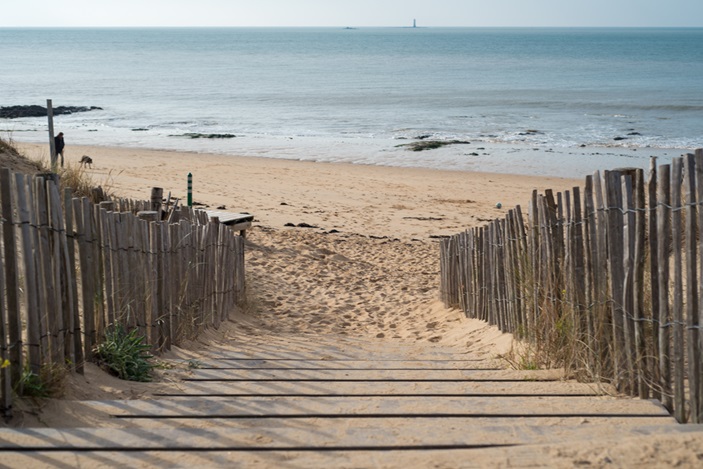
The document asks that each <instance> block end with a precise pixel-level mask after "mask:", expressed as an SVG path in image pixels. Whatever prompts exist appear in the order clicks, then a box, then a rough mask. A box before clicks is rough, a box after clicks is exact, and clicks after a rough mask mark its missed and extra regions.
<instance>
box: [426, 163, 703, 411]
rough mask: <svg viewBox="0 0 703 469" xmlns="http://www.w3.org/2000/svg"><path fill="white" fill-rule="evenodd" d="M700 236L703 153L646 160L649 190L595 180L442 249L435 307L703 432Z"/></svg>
mask: <svg viewBox="0 0 703 469" xmlns="http://www.w3.org/2000/svg"><path fill="white" fill-rule="evenodd" d="M525 215H526V220H525ZM701 230H703V151H701V150H696V152H695V154H687V155H685V156H683V157H678V158H674V159H673V161H672V163H671V164H670V165H669V164H667V165H660V166H658V167H657V165H656V161H655V160H654V159H652V162H651V166H650V170H649V174H648V178H647V181H646V182H645V172H644V171H643V170H641V169H622V170H614V171H603V172H602V173H601V172H596V173H594V174H593V175H592V176H588V177H586V180H585V185H584V186H583V188H580V187H574V188H573V190H571V191H565V192H564V193H558V194H554V193H553V192H552V191H549V190H547V191H545V192H544V194H539V193H538V192H537V191H534V192H533V194H532V198H531V200H530V202H529V209H528V210H527V213H526V214H525V213H523V210H522V208H521V207H520V206H517V207H515V208H514V209H512V210H510V211H508V212H507V215H506V216H505V218H503V219H497V220H494V221H493V222H492V223H490V224H488V225H486V226H483V227H479V228H472V229H469V230H467V231H465V232H463V233H459V234H457V235H455V236H452V237H450V238H447V239H445V240H443V241H442V244H441V259H440V261H441V295H442V299H443V301H444V303H445V304H446V305H448V306H453V307H460V308H462V309H463V311H465V313H466V314H467V315H468V316H469V317H474V318H479V319H483V320H486V321H488V322H490V323H491V324H495V325H497V326H499V327H500V329H501V330H503V331H506V332H511V333H513V334H515V335H516V337H517V338H519V339H522V343H523V344H525V346H524V350H528V351H530V353H531V354H533V355H535V356H538V357H539V358H540V360H541V362H542V363H549V362H550V361H551V362H552V364H555V365H559V366H564V367H566V368H567V370H569V371H570V372H571V373H573V374H575V375H576V376H583V377H584V378H588V379H594V378H595V379H599V380H603V381H609V382H612V383H613V384H614V385H616V386H617V388H618V389H619V390H620V391H622V392H625V393H628V394H630V395H633V396H639V397H641V398H656V399H659V400H661V402H662V403H663V405H664V406H665V407H666V408H667V409H669V411H671V412H672V413H673V414H674V415H675V417H676V419H677V420H678V421H679V422H686V421H690V422H694V423H703V381H702V378H701V371H702V366H703V343H702V335H701V332H702V331H701V325H702V324H703V233H702V232H701ZM526 355H529V354H526Z"/></svg>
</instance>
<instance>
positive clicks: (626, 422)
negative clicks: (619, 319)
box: [0, 337, 703, 468]
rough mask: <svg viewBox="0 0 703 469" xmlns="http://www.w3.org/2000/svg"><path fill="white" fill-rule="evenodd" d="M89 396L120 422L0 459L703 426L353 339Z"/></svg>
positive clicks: (194, 455)
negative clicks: (167, 383) (146, 395)
mask: <svg viewBox="0 0 703 469" xmlns="http://www.w3.org/2000/svg"><path fill="white" fill-rule="evenodd" d="M84 405H85V406H88V407H92V408H93V409H94V410H98V411H100V412H103V413H104V414H105V415H106V416H109V419H111V420H110V421H111V422H114V423H115V428H67V429H36V428H32V429H23V430H22V429H20V430H10V429H0V467H42V466H55V467H91V468H93V467H111V466H122V467H159V466H161V467H186V466H189V467H299V468H303V467H305V468H309V467H369V466H372V467H402V466H406V467H424V466H428V465H434V464H438V463H440V462H442V463H443V464H445V465H446V466H447V467H478V466H483V465H484V464H485V461H486V460H489V461H491V462H492V463H493V462H495V463H496V465H499V464H498V463H500V462H502V463H503V464H511V465H512V466H521V465H525V466H529V465H535V464H536V465H541V463H544V460H541V459H539V457H538V455H539V452H538V451H533V450H531V449H534V448H537V447H539V446H535V445H545V444H552V445H553V444H558V443H565V442H571V441H584V440H589V439H593V438H600V439H606V440H607V439H611V440H613V441H614V440H616V439H621V438H624V437H627V436H641V435H653V434H659V433H667V434H673V433H678V432H691V431H700V427H697V426H682V425H678V424H677V423H676V422H675V420H674V419H673V418H672V417H670V416H669V414H668V413H667V412H666V410H665V409H663V408H662V407H661V406H660V405H659V404H658V403H657V402H655V401H647V400H631V399H621V398H617V397H612V396H607V395H604V394H603V393H602V392H600V391H599V390H598V388H596V387H594V386H591V385H587V384H580V383H575V382H566V381H562V380H560V379H559V375H558V373H556V372H553V371H515V370H507V369H504V366H503V365H502V363H501V362H499V361H496V360H491V359H485V358H483V357H481V356H478V355H471V354H457V353H456V349H448V348H444V347H442V346H432V345H428V346H424V347H421V348H420V347H416V346H410V345H408V346H405V345H398V344H397V343H395V342H389V341H379V340H373V339H369V340H368V341H365V340H356V339H350V338H344V337H328V338H324V337H322V338H315V339H314V341H313V340H300V339H299V338H298V339H296V338H292V337H291V338H286V337H280V340H278V341H261V342H256V341H253V340H252V341H248V342H245V343H242V342H238V343H237V344H236V346H235V347H233V348H232V349H228V348H224V347H222V348H212V349H210V351H209V353H208V358H207V359H206V360H202V361H201V362H200V363H199V367H198V368H197V369H194V370H193V371H192V372H191V373H188V374H187V375H186V376H185V377H184V378H183V380H182V381H181V382H180V384H179V386H178V390H177V391H175V392H168V393H161V394H156V395H154V396H152V399H150V400H133V401H125V400H122V401H89V402H86V403H85V404H84ZM701 435H703V433H701ZM486 458H488V459H486Z"/></svg>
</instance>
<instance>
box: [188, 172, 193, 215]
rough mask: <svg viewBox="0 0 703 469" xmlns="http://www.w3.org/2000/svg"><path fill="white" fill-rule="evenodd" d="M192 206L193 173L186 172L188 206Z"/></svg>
mask: <svg viewBox="0 0 703 469" xmlns="http://www.w3.org/2000/svg"><path fill="white" fill-rule="evenodd" d="M192 206H193V173H188V207H192Z"/></svg>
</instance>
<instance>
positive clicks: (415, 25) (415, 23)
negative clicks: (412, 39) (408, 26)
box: [413, 20, 417, 28]
mask: <svg viewBox="0 0 703 469" xmlns="http://www.w3.org/2000/svg"><path fill="white" fill-rule="evenodd" d="M413 28H417V20H413Z"/></svg>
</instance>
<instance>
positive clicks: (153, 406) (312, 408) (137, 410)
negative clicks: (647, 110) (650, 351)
mask: <svg viewBox="0 0 703 469" xmlns="http://www.w3.org/2000/svg"><path fill="white" fill-rule="evenodd" d="M83 405H85V406H88V407H92V408H94V409H96V410H98V411H100V412H103V413H105V414H108V415H111V416H115V417H129V418H134V417H135V416H138V417H139V418H172V417H188V418H193V417H196V418H200V417H207V418H218V417H219V418H252V417H254V418H264V417H288V418H306V417H311V416H313V417H320V418H323V417H324V418H349V417H357V418H361V417H366V418H369V417H378V416H386V417H389V418H390V417H402V416H406V417H416V418H423V417H434V416H437V417H445V416H446V417H483V416H486V417H502V418H507V417H510V416H512V417H516V418H517V417H523V416H533V417H534V416H540V415H544V416H557V415H563V416H584V417H587V416H598V415H601V416H608V415H613V416H624V415H628V416H632V417H633V418H637V417H638V416H662V417H667V418H669V417H670V415H669V413H668V412H667V411H666V409H664V408H663V407H662V406H661V405H660V404H659V403H657V402H655V401H649V400H634V399H618V398H611V397H556V396H550V397H548V398H540V397H537V398H530V397H505V398H501V399H496V398H485V397H463V398H458V397H446V398H423V397H408V398H397V397H338V396H334V397H319V396H315V397H285V398H282V397H267V398H261V397H238V398H216V397H210V398H197V399H195V398H192V397H185V398H177V397H174V398H169V399H159V400H152V401H140V400H134V401H86V402H84V403H83Z"/></svg>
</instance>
